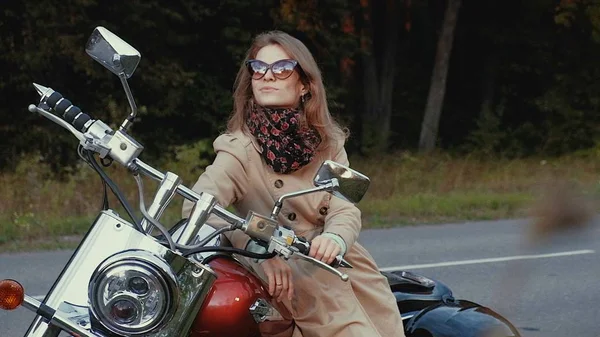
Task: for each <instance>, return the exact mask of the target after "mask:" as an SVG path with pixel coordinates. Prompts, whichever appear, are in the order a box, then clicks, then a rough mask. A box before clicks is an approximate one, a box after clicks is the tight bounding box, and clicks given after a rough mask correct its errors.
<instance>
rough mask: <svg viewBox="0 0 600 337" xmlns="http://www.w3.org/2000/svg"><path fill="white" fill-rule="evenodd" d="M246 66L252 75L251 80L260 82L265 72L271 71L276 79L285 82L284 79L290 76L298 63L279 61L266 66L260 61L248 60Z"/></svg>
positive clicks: (294, 61)
mask: <svg viewBox="0 0 600 337" xmlns="http://www.w3.org/2000/svg"><path fill="white" fill-rule="evenodd" d="M246 66H247V67H248V71H249V72H250V75H252V79H255V80H260V79H261V78H263V77H264V76H265V75H266V74H267V71H269V69H271V72H272V73H273V76H275V78H276V79H278V80H285V79H286V78H288V77H290V76H292V73H294V69H295V68H296V66H298V61H296V60H279V61H275V62H273V63H271V64H267V63H265V62H263V61H260V60H248V61H246Z"/></svg>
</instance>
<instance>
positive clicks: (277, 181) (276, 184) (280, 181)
mask: <svg viewBox="0 0 600 337" xmlns="http://www.w3.org/2000/svg"><path fill="white" fill-rule="evenodd" d="M275 187H277V188H282V187H283V181H282V180H281V179H277V180H275Z"/></svg>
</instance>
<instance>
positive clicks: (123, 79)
mask: <svg viewBox="0 0 600 337" xmlns="http://www.w3.org/2000/svg"><path fill="white" fill-rule="evenodd" d="M119 79H121V84H123V89H125V94H126V95H127V100H128V101H129V106H130V107H131V114H130V115H129V116H128V117H127V119H125V120H124V121H123V124H121V127H120V128H119V129H120V130H122V131H127V129H128V128H129V127H130V126H131V124H133V120H134V119H135V116H136V115H137V106H136V105H135V101H134V99H133V94H132V93H131V89H130V88H129V84H128V83H127V75H125V73H121V74H119Z"/></svg>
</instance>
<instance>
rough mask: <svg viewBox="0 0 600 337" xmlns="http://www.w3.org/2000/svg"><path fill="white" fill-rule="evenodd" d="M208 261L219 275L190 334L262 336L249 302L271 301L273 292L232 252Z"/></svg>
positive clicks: (201, 336) (196, 335)
mask: <svg viewBox="0 0 600 337" xmlns="http://www.w3.org/2000/svg"><path fill="white" fill-rule="evenodd" d="M208 265H209V266H210V267H211V268H212V269H213V270H214V272H215V273H216V274H217V279H216V281H215V283H214V285H213V287H212V289H211V291H210V293H209V295H208V297H207V298H206V300H205V302H204V304H203V306H202V308H201V309H200V311H199V313H198V317H197V318H196V320H195V321H194V324H193V326H192V330H191V334H190V336H191V337H261V334H260V329H259V324H258V323H257V322H256V321H255V320H254V318H253V317H252V314H251V313H250V306H252V304H254V303H255V302H256V301H257V300H258V299H259V298H263V299H265V300H267V301H269V302H270V301H271V296H270V295H269V293H268V291H267V290H265V288H264V287H263V285H262V283H261V281H260V279H259V278H258V277H257V276H255V275H254V274H253V273H251V272H250V271H248V270H247V269H246V268H245V267H244V266H243V265H241V264H240V263H239V262H238V261H236V260H235V259H233V258H232V257H230V256H226V255H222V256H217V257H213V258H212V260H211V261H210V262H208ZM261 324H264V323H261ZM290 324H291V321H290Z"/></svg>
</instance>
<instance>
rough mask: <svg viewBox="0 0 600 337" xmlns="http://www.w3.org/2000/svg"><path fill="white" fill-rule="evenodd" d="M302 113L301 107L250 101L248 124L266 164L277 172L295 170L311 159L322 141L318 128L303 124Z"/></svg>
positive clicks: (285, 172) (284, 172)
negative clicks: (271, 105) (276, 106)
mask: <svg viewBox="0 0 600 337" xmlns="http://www.w3.org/2000/svg"><path fill="white" fill-rule="evenodd" d="M300 114H301V110H300V109H292V108H267V107H263V106H260V105H258V104H256V103H254V102H252V103H251V107H250V112H249V116H248V118H247V119H246V125H247V126H248V129H249V130H250V132H251V133H252V135H254V137H255V138H256V140H257V141H258V144H259V145H260V147H261V148H262V156H263V158H264V159H265V161H266V163H267V165H269V166H270V167H271V168H273V171H275V172H277V173H283V174H287V173H292V172H294V171H296V170H298V169H300V168H302V167H303V166H305V165H306V164H308V163H310V161H311V160H312V159H313V157H314V155H315V152H316V149H317V147H318V146H319V144H320V143H321V137H320V136H319V133H318V132H317V130H315V129H314V128H308V127H304V126H301V125H300Z"/></svg>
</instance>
